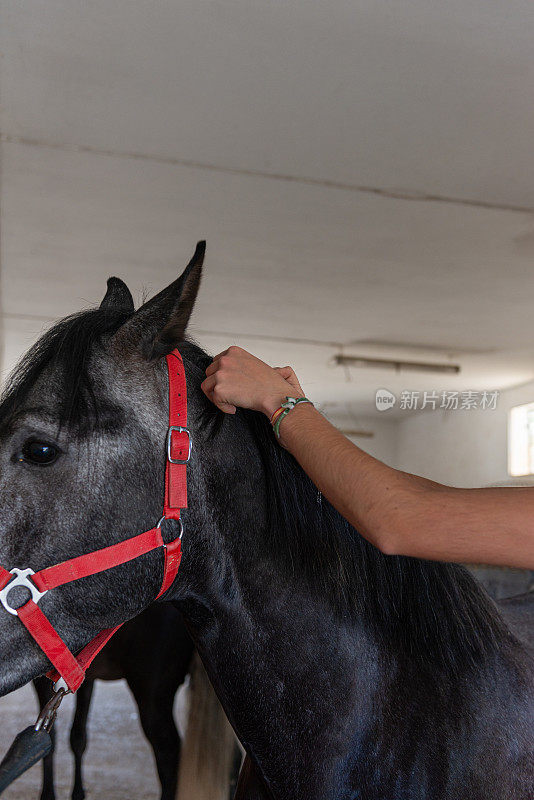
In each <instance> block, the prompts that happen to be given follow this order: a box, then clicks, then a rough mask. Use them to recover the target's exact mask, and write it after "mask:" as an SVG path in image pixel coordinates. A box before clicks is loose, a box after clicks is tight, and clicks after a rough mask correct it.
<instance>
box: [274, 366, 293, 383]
mask: <svg viewBox="0 0 534 800" xmlns="http://www.w3.org/2000/svg"><path fill="white" fill-rule="evenodd" d="M275 370H276V371H277V372H278V373H279V374H280V375H281V376H282V378H285V380H286V381H287V379H288V378H291V377H292V376H294V375H295V373H294V372H293V370H292V368H291V367H275ZM295 377H296V375H295Z"/></svg>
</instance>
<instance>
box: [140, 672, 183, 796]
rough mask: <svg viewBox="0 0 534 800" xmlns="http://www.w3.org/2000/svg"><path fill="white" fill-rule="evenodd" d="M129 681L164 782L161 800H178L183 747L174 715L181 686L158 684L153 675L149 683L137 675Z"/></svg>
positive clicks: (159, 774) (149, 676)
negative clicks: (174, 707) (178, 690)
mask: <svg viewBox="0 0 534 800" xmlns="http://www.w3.org/2000/svg"><path fill="white" fill-rule="evenodd" d="M184 678H185V675H184ZM126 681H127V683H128V686H129V687H130V689H131V692H132V694H133V696H134V699H135V702H136V703H137V706H138V708H139V719H140V721H141V727H142V728H143V731H144V734H145V736H146V738H147V739H148V741H149V743H150V745H151V747H152V750H153V751H154V758H155V761H156V769H157V771H158V776H159V780H160V783H161V800H174V797H175V794H176V785H177V781H178V762H179V758H180V747H181V743H180V736H179V735H178V730H177V728H176V724H175V722H174V716H173V705H174V697H175V694H176V691H177V688H178V687H177V685H176V683H175V682H174V681H173V682H172V683H171V684H170V685H169V684H168V683H167V684H165V682H164V681H163V680H162V682H161V685H154V684H155V682H154V679H153V676H151V675H150V674H149V675H148V676H147V679H146V680H145V681H143V680H139V678H138V677H137V676H136V677H135V678H132V676H126ZM182 682H183V679H182Z"/></svg>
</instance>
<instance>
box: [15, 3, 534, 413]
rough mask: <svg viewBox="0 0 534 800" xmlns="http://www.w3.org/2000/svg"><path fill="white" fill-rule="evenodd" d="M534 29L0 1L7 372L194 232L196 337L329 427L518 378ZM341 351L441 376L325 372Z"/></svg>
mask: <svg viewBox="0 0 534 800" xmlns="http://www.w3.org/2000/svg"><path fill="white" fill-rule="evenodd" d="M533 37H534V5H533V4H532V3H530V2H527V1H526V0H525V2H521V1H520V0H510V1H509V2H508V3H506V4H505V5H503V4H502V3H500V2H496V1H495V0H461V2H460V0H451V2H449V3H446V4H443V3H442V4H437V3H434V4H429V3H427V2H423V0H410V1H409V2H397V3H391V2H382V0H365V1H364V0H359V1H356V0H330V2H329V3H324V2H312V0H306V1H305V2H304V0H298V1H296V0H288V1H287V2H284V3H260V2H255V1H253V0H247V2H243V1H242V0H233V1H232V0H226V1H225V2H217V1H216V0H213V1H212V2H199V0H195V2H185V1H184V0H182V2H180V3H172V2H163V1H162V0H152V2H150V3H149V2H135V3H133V2H126V1H125V0H120V1H118V2H109V0H106V2H95V1H94V0H93V2H91V3H86V2H80V1H79V0H68V1H67V0H63V1H59V0H43V2H37V0H32V1H31V2H25V1H24V0H19V2H17V3H16V4H8V3H5V4H3V5H2V6H1V7H0V46H1V51H2V61H1V67H0V93H1V96H2V101H3V104H2V116H1V119H0V129H1V135H2V185H1V201H2V211H1V224H2V234H3V235H2V250H1V257H0V258H1V260H0V274H1V280H2V297H1V302H2V323H3V331H4V348H5V352H4V368H7V367H9V366H11V365H12V364H13V362H14V360H15V358H16V357H17V356H18V355H19V354H20V352H21V351H23V350H24V349H25V348H26V347H27V345H28V343H29V342H30V341H32V340H33V338H35V336H36V335H37V333H38V332H39V331H40V330H41V329H42V328H43V326H46V325H47V324H49V323H50V321H51V320H52V319H54V318H56V317H58V316H62V315H64V314H65V313H68V312H71V311H74V310H76V309H78V308H80V306H82V305H85V306H87V305H91V304H95V303H97V302H98V301H99V300H100V298H101V296H102V294H103V292H104V288H105V279H106V278H107V277H108V275H109V274H117V275H119V276H121V277H123V278H124V279H125V280H126V281H127V282H128V283H129V285H130V286H131V288H132V289H133V290H134V292H135V293H136V294H137V296H138V297H139V298H141V297H142V294H143V289H148V290H149V291H156V290H158V289H159V288H161V286H163V285H164V284H165V283H166V282H169V281H170V280H172V279H173V278H174V277H175V276H176V274H177V272H178V271H179V270H180V269H181V267H182V266H183V265H184V264H185V262H186V260H187V259H188V257H189V255H190V252H191V250H192V248H193V246H194V244H195V242H196V240H197V239H199V238H207V240H208V258H207V261H206V277H205V281H204V284H203V287H202V290H201V295H200V298H199V302H198V307H197V310H196V311H195V314H194V318H193V329H194V331H195V333H196V336H197V338H198V339H199V340H200V341H201V342H202V343H203V344H205V346H206V347H208V348H209V349H211V350H214V351H215V350H218V349H221V348H222V347H224V346H226V345H227V344H229V343H231V342H238V343H240V344H243V345H244V346H247V347H249V348H250V349H253V350H254V351H255V352H256V353H258V354H259V355H261V356H262V357H264V358H267V359H269V360H271V361H272V362H275V363H280V362H282V361H283V362H289V363H293V364H294V366H295V367H296V369H297V372H298V373H299V374H301V375H302V377H303V379H304V382H305V384H306V389H307V390H308V392H309V394H310V395H312V396H313V397H315V398H316V399H317V400H319V401H320V402H322V403H327V404H329V408H330V410H331V412H332V413H337V412H341V411H343V412H344V411H346V410H349V411H350V412H351V413H354V414H358V415H361V416H368V415H371V414H372V413H373V407H374V392H375V390H376V388H378V387H380V386H387V387H388V388H392V389H393V390H394V391H399V390H401V389H403V388H410V389H412V388H413V389H418V388H419V389H432V388H437V389H441V388H463V389H483V388H490V389H496V388H502V387H505V386H510V385H514V384H518V383H521V382H525V381H527V380H530V379H531V378H533V377H534V343H532V342H531V336H530V333H531V324H530V323H531V319H532V308H533V305H534V269H533V264H534V260H533V258H534V158H533V152H532V150H533V144H532V143H533V142H534V48H533V46H532V42H533ZM409 198H411V199H409ZM414 198H417V199H414ZM379 343H386V344H382V345H380V344H379ZM395 343H397V346H396V347H395V346H394V344H395ZM409 345H410V346H409ZM341 347H343V349H344V352H346V353H358V354H360V353H368V354H379V355H381V356H384V355H388V354H393V355H404V356H407V357H410V358H423V359H424V360H431V361H436V360H438V361H444V362H446V361H448V360H453V361H454V363H460V364H461V366H462V372H461V374H460V375H459V376H432V375H430V376H429V375H422V376H419V375H414V374H410V375H408V376H405V375H401V376H398V375H395V374H394V373H390V372H387V371H382V370H361V369H352V370H351V371H350V374H348V373H347V372H346V371H344V370H343V369H341V368H339V367H333V366H332V363H331V361H332V356H333V355H334V354H335V353H336V352H339V350H340V348H341ZM427 348H435V350H433V349H427ZM388 413H389V412H388Z"/></svg>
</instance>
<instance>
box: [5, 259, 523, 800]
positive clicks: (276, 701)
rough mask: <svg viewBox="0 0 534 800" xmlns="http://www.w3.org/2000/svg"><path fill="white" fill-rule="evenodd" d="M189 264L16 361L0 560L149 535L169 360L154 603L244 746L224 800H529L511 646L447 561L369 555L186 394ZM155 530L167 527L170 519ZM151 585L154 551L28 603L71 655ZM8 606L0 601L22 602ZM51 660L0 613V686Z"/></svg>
mask: <svg viewBox="0 0 534 800" xmlns="http://www.w3.org/2000/svg"><path fill="white" fill-rule="evenodd" d="M203 255H204V247H203V246H202V245H200V246H198V247H197V250H196V252H195V255H194V256H193V258H192V260H191V261H190V263H189V265H188V266H187V268H186V269H185V271H184V272H183V273H182V274H181V275H180V276H179V277H178V278H177V279H176V280H175V281H173V282H172V283H171V284H170V285H169V286H168V287H166V288H165V289H163V290H162V291H161V292H160V293H159V294H157V295H156V296H155V297H153V298H151V299H150V300H148V302H146V303H145V304H143V305H142V306H141V307H140V308H139V309H138V310H137V311H135V310H134V304H133V301H132V296H131V294H130V292H129V290H128V288H127V287H126V285H125V284H124V283H123V282H122V281H119V280H118V279H110V281H109V282H108V290H107V292H106V295H105V297H104V300H103V301H102V304H101V305H100V307H99V308H98V309H93V310H88V311H83V312H81V313H80V314H78V315H75V316H73V317H69V318H67V319H65V320H63V321H61V322H59V323H58V324H57V325H55V326H54V327H53V328H52V329H51V330H50V331H49V332H48V333H47V334H45V335H44V337H43V338H42V339H41V340H40V341H39V342H38V343H37V344H36V345H35V346H34V347H33V348H32V349H30V351H29V352H28V353H27V355H26V356H25V358H24V359H23V361H22V363H21V365H20V367H19V369H18V371H17V372H16V373H15V376H14V378H13V380H12V382H11V383H10V385H9V387H8V388H7V390H6V393H5V395H4V398H3V400H2V402H1V404H0V424H1V428H0V459H1V462H2V470H1V473H0V497H1V498H2V500H1V511H2V513H1V517H0V519H1V522H0V563H2V564H5V565H7V566H12V565H14V564H17V565H19V567H25V566H27V565H28V566H31V568H32V569H34V570H39V569H41V568H44V567H46V566H48V565H50V564H54V563H57V562H58V561H61V560H62V559H65V558H71V557H73V556H77V555H80V554H83V553H86V552H89V551H92V550H94V549H96V548H101V547H105V546H108V545H110V544H114V543H116V542H119V541H122V540H124V539H127V538H128V537H132V536H134V535H135V534H137V533H138V532H140V531H144V530H146V529H147V528H149V527H151V526H153V525H154V524H155V521H156V520H157V519H158V518H159V515H160V509H161V503H162V493H163V480H164V471H165V447H164V443H165V440H166V435H167V425H168V420H167V411H168V373H167V367H166V356H167V355H168V354H170V353H171V352H172V351H173V350H175V349H178V351H179V353H180V354H181V357H182V359H183V363H184V366H185V372H186V378H187V388H188V419H189V428H190V431H191V436H192V439H193V451H192V455H191V459H190V462H189V464H188V491H189V503H188V509H187V511H185V512H184V514H183V522H184V533H183V539H182V563H181V565H180V569H179V572H178V575H177V577H176V579H175V581H174V582H173V584H172V586H171V587H170V588H169V590H168V591H167V592H166V594H165V595H164V597H165V599H166V600H169V601H171V602H173V603H174V605H175V606H176V608H177V609H178V610H179V611H180V613H181V615H182V617H183V619H184V621H185V624H186V626H187V630H188V632H189V634H190V635H191V638H192V640H193V642H194V645H195V647H196V649H197V651H198V653H199V654H200V657H201V658H202V661H203V664H204V666H205V668H206V671H207V673H208V675H209V678H210V680H211V682H212V684H213V686H214V689H215V691H216V693H217V695H218V697H219V699H220V701H221V703H222V705H223V707H224V709H225V711H226V714H227V716H228V718H229V720H230V722H231V724H232V726H233V728H234V730H235V732H236V734H237V736H238V738H239V740H240V741H241V743H242V745H243V746H244V748H245V751H246V754H247V757H246V761H245V764H244V767H243V769H242V772H241V776H240V780H239V785H238V788H237V791H236V798H239V800H386V799H387V800H401V798H402V800H465V798H469V799H470V800H487V798H491V799H492V800H511V798H513V800H531V798H532V797H533V796H534V735H533V729H534V658H533V651H532V649H531V648H530V646H529V643H528V642H527V641H526V640H525V638H524V637H522V635H521V632H520V629H519V627H516V626H515V623H514V622H513V620H512V619H511V618H510V621H508V620H507V619H506V618H505V617H504V616H503V614H501V613H500V612H499V610H498V609H497V607H496V605H495V604H494V603H493V602H492V601H491V600H490V598H489V597H488V596H487V595H486V594H485V592H484V591H483V590H482V589H481V587H479V586H478V585H477V583H476V582H475V580H474V579H473V578H472V577H471V576H470V575H469V574H468V572H467V571H466V570H465V569H464V568H462V567H460V566H456V565H451V564H442V563H437V562H426V561H421V560H418V559H412V558H404V557H400V556H395V555H385V554H383V553H381V552H379V551H378V550H376V549H375V548H373V547H372V546H371V545H370V544H369V543H368V542H367V541H366V540H365V539H364V538H362V537H361V536H360V535H359V534H358V532H357V531H356V530H354V529H353V528H352V527H351V526H350V525H349V524H348V523H347V522H346V521H345V520H344V519H343V518H342V517H341V516H340V515H339V514H338V513H337V512H336V511H335V510H334V509H333V508H332V507H331V506H330V504H329V503H327V502H326V500H325V499H324V498H323V497H322V496H321V495H320V494H319V493H318V492H317V489H316V488H315V486H314V485H313V483H312V482H311V481H310V480H309V479H308V478H307V476H306V475H304V473H303V472H302V470H301V469H300V468H299V466H298V465H297V464H296V462H295V461H294V459H293V458H292V457H291V455H290V454H289V453H287V452H286V451H285V450H284V449H282V448H280V447H279V446H278V444H277V442H276V441H275V439H274V437H273V435H272V431H271V429H270V426H269V423H268V421H267V419H266V418H264V417H262V416H260V415H258V414H256V413H254V412H248V411H243V410H238V411H237V413H236V414H235V415H224V414H222V413H221V412H220V411H218V410H217V409H216V408H215V407H214V406H213V405H212V404H211V403H210V401H209V400H208V399H207V398H206V397H205V396H204V394H203V392H202V390H201V387H200V384H201V382H202V380H203V379H204V377H205V369H206V367H207V365H208V364H209V363H210V359H209V357H208V356H207V355H206V353H205V352H204V351H203V350H202V349H201V348H200V347H198V346H197V345H196V344H195V343H194V342H193V341H192V339H191V337H190V336H189V337H188V336H187V326H188V322H189V319H190V316H191V313H192V311H193V306H194V303H195V300H196V297H197V293H198V289H199V285H200V277H201V270H202V262H203ZM516 491H517V492H518V502H520V500H521V495H520V492H521V491H522V490H516ZM162 530H163V533H164V534H165V535H166V536H169V537H171V536H172V538H176V536H177V535H178V534H179V532H180V529H179V525H178V524H177V523H176V522H175V521H173V520H168V521H164V522H163V524H162ZM428 535H429V536H431V535H432V532H431V531H429V534H428ZM161 576H162V559H161V554H160V553H158V552H157V551H151V552H149V553H147V554H145V555H143V556H141V557H139V558H137V559H135V560H132V561H130V562H128V563H126V564H123V565H120V566H117V567H116V568H114V569H113V570H108V571H106V572H103V573H99V574H97V575H94V576H91V577H87V578H84V579H83V580H82V581H79V582H74V583H69V584H67V585H65V586H63V587H61V588H59V589H56V590H54V591H50V592H48V593H47V594H45V595H44V597H42V599H41V600H40V606H42V608H43V611H44V612H45V613H46V615H47V616H48V618H49V619H50V620H51V621H52V623H53V625H54V627H55V628H56V629H57V630H58V632H59V633H60V635H61V636H62V637H63V639H64V640H65V642H66V643H67V645H68V646H69V648H70V649H71V650H73V651H74V652H75V651H76V650H78V649H79V648H81V647H83V646H84V645H85V644H86V643H87V642H88V641H89V640H90V639H92V637H93V636H95V634H96V633H97V632H98V631H100V630H101V629H103V628H108V627H111V626H114V625H117V624H119V623H121V622H124V621H125V620H127V619H129V618H131V617H133V616H135V615H136V614H138V613H140V612H141V611H142V610H143V609H144V608H145V607H146V606H148V605H149V603H150V602H151V601H152V599H153V598H154V597H155V596H156V595H157V594H158V592H159V589H160V584H161ZM15 591H17V592H18V591H19V590H18V589H17V590H12V592H11V594H10V603H14V602H18V603H21V602H23V601H25V600H26V596H27V592H26V590H24V589H20V592H21V593H23V594H24V597H23V598H22V597H21V598H20V599H19V598H16V597H15ZM12 598H13V599H12ZM520 605H521V601H520ZM515 610H516V611H517V609H515ZM0 611H1V609H0ZM49 667H50V664H49V663H48V660H47V658H46V657H45V655H44V654H43V652H42V651H41V650H40V648H39V647H38V646H37V645H36V644H35V643H34V641H33V639H31V638H30V637H29V636H28V634H27V632H26V630H25V628H24V626H23V625H21V624H20V621H19V620H17V618H16V617H15V616H13V615H11V614H3V613H0V692H1V693H6V692H10V691H13V690H14V689H16V688H18V687H19V686H21V685H23V684H24V683H26V682H27V681H29V680H31V679H33V678H34V677H36V676H37V675H40V674H42V673H44V672H45V671H46V670H47V669H49Z"/></svg>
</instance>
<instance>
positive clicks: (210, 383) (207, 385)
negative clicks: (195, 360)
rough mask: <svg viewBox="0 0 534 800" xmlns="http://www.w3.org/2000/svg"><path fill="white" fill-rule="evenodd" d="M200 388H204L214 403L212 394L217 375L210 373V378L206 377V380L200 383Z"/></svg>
mask: <svg viewBox="0 0 534 800" xmlns="http://www.w3.org/2000/svg"><path fill="white" fill-rule="evenodd" d="M200 388H201V389H202V391H203V392H204V394H205V395H206V397H207V398H209V400H211V402H212V403H213V402H214V401H213V398H212V396H211V395H212V392H213V389H214V388H215V376H214V375H210V377H209V378H206V380H205V381H202V383H201V384H200Z"/></svg>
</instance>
